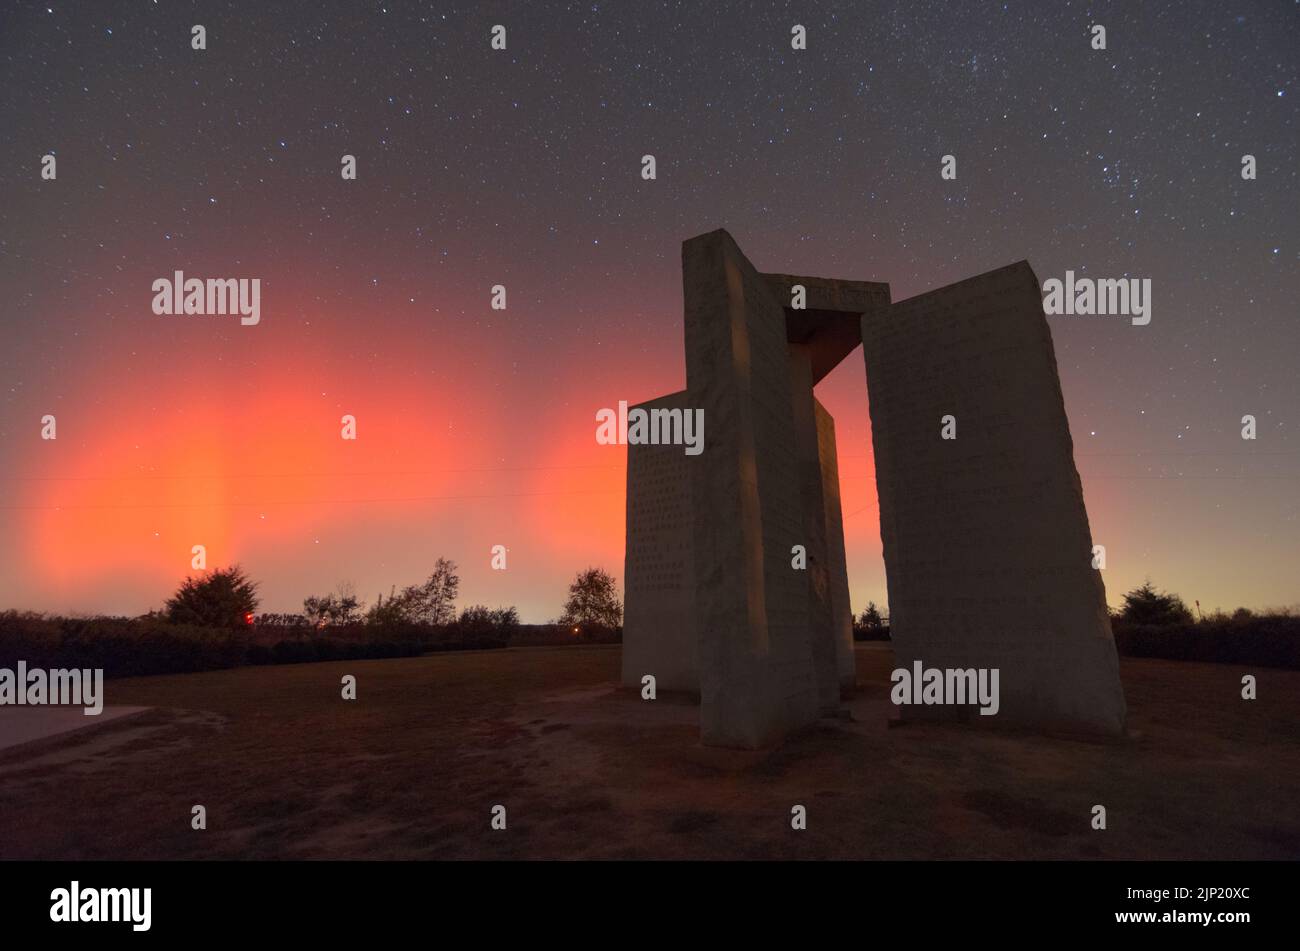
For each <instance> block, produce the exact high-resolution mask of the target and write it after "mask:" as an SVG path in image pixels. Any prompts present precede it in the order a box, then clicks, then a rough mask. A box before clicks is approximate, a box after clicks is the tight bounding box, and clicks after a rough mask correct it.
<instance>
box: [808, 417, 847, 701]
mask: <svg viewBox="0 0 1300 951" xmlns="http://www.w3.org/2000/svg"><path fill="white" fill-rule="evenodd" d="M813 403H814V404H815V406H816V409H817V458H818V460H819V462H820V467H821V477H822V504H823V505H824V506H825V511H826V560H827V565H828V567H829V570H830V589H831V640H832V642H833V643H834V645H835V656H836V668H837V670H838V679H839V686H840V687H841V688H849V687H854V686H856V685H857V682H858V667H857V659H856V656H855V655H854V653H853V608H852V606H851V605H850V604H849V568H848V562H847V560H846V558H845V554H844V513H843V511H842V509H841V506H840V462H839V457H838V454H837V453H836V449H835V420H834V419H832V418H831V414H830V413H828V412H826V407H824V406H822V404H821V403H820V402H818V401H817V400H816V399H814V400H813Z"/></svg>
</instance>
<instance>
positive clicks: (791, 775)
mask: <svg viewBox="0 0 1300 951" xmlns="http://www.w3.org/2000/svg"><path fill="white" fill-rule="evenodd" d="M619 657H620V655H619V649H618V647H596V646H593V647H562V648H521V649H511V650H505V651H480V652H466V653H452V654H438V655H430V656H425V657H418V658H408V659H393V660H373V661H353V662H339V663H319V664H303V665H291V666H277V667H248V668H242V669H235V670H223V671H216V672H212V673H202V674H185V675H177V676H163V677H148V678H137V679H130V680H116V681H110V682H109V683H108V685H107V699H108V702H109V703H111V704H133V705H146V706H150V707H153V708H154V709H153V710H151V711H149V712H147V713H144V714H141V715H139V716H136V717H132V718H129V719H124V720H120V721H116V722H113V723H106V724H105V725H103V726H102V727H99V728H96V729H94V730H90V731H86V732H83V733H80V734H75V735H69V736H65V737H62V738H54V739H50V740H45V741H41V742H39V743H36V744H31V745H28V746H25V747H20V748H15V749H12V750H9V751H0V857H4V858H40V859H53V858H60V859H112V858H129V859H144V858H186V859H208V858H256V859H271V858H313V859H328V858H371V859H441V858H764V859H768V858H779V859H787V858H789V859H793V858H837V859H850V858H869V859H924V858H998V859H1011V858H1096V859H1112V858H1173V859H1178V858H1239V859H1244V858H1271V859H1296V858H1300V672H1296V671H1283V670H1266V669H1259V670H1250V671H1247V670H1245V669H1243V668H1238V667H1232V666H1227V665H1212V664H1196V663H1184V662H1175V661H1162V660H1139V659H1124V658H1122V659H1121V671H1122V676H1123V680H1124V686H1125V691H1126V694H1127V697H1128V703H1129V729H1130V735H1129V736H1128V737H1127V738H1125V739H1122V740H1113V741H1106V742H1093V741H1085V740H1080V739H1077V738H1068V737H1043V736H1034V735H1029V734H1022V733H1012V732H1006V731H1001V730H990V729H980V728H977V727H970V726H961V725H955V724H954V725H942V724H930V723H925V724H922V723H909V724H908V725H906V726H902V727H899V728H890V727H889V726H888V717H889V713H890V711H891V709H892V707H891V706H890V704H889V701H888V675H889V670H890V669H891V667H892V662H893V659H892V654H891V653H890V651H889V649H888V646H887V645H872V646H869V647H862V648H859V650H858V652H857V658H858V677H859V683H860V684H861V686H860V687H859V689H858V691H857V692H856V695H855V696H854V697H853V698H852V699H851V700H850V701H849V704H848V706H849V708H850V710H851V712H852V714H853V719H852V720H851V721H826V722H824V723H823V724H821V725H819V726H817V727H815V728H813V729H811V730H809V731H807V732H806V733H805V734H802V735H800V736H798V737H795V738H793V739H791V740H790V741H788V742H787V743H786V744H785V745H783V746H782V747H781V748H779V749H777V750H774V751H768V752H758V753H747V752H736V751H726V750H713V749H705V748H703V747H701V746H700V745H699V741H698V731H697V726H696V723H697V717H698V708H697V707H696V706H695V705H694V704H693V703H691V702H689V701H687V700H685V699H682V698H666V697H663V696H661V697H660V699H659V700H657V701H654V702H645V701H642V700H640V699H639V696H638V695H637V694H636V693H634V692H632V691H628V690H623V689H620V688H618V687H617V686H616V681H617V676H618V670H619ZM1246 672H1250V673H1254V674H1256V676H1257V677H1258V678H1259V696H1260V699H1258V700H1256V701H1253V702H1247V701H1243V700H1241V699H1240V680H1241V675H1242V674H1243V673H1246ZM346 673H350V674H354V675H356V677H357V679H358V699H357V700H356V701H354V702H345V701H343V700H342V699H340V686H339V681H340V678H341V677H342V676H343V675H344V674H346ZM497 803H500V804H503V805H505V806H506V808H507V816H508V828H507V830H506V831H504V832H501V831H493V830H492V829H491V828H490V827H489V819H490V816H489V811H490V809H491V807H492V806H493V805H495V804H497ZM796 803H797V804H802V805H804V806H806V807H807V811H808V828H807V830H806V831H801V832H795V831H792V830H791V828H790V809H791V806H792V805H794V804H796ZM1098 803H1099V804H1102V805H1104V806H1105V807H1106V809H1107V813H1108V828H1107V829H1106V830H1105V831H1093V830H1092V829H1091V828H1090V818H1091V809H1092V806H1093V805H1094V804H1098ZM195 804H202V805H204V806H205V807H206V808H207V816H208V828H207V829H206V830H205V831H194V830H192V829H191V827H190V817H191V808H192V807H193V806H194V805H195Z"/></svg>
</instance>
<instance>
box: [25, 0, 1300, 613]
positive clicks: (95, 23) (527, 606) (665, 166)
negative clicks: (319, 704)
mask: <svg viewBox="0 0 1300 951" xmlns="http://www.w3.org/2000/svg"><path fill="white" fill-rule="evenodd" d="M764 8H765V9H764ZM193 24H202V25H204V26H205V27H206V29H207V49H206V50H202V51H196V50H193V49H191V26H192V25H193ZM495 24H501V25H504V26H505V27H506V31H507V33H506V37H507V49H506V50H505V51H497V50H493V49H491V47H490V39H491V30H492V27H493V26H494V25H495ZM795 24H802V25H804V26H805V27H807V32H808V48H807V49H806V50H803V51H793V50H792V49H791V43H790V40H791V27H792V26H793V25H795ZM1093 24H1102V25H1104V26H1105V27H1106V40H1107V49H1105V50H1094V49H1092V47H1091V39H1092V35H1091V33H1090V27H1091V26H1092V25H1093ZM1297 51H1300V5H1297V4H1296V3H1293V2H1258V3H1246V2H1238V3H1221V2H1206V3H1167V4H1162V3H1142V4H1134V3H1130V2H1124V3H1115V4H1104V3H1102V4H1098V3H1091V4H1082V3H1065V2H1060V3H1055V2H1046V0H1035V2H1025V3H1007V4H998V3H964V2H963V3H944V4H928V3H922V2H916V0H903V2H899V3H894V4H886V3H864V2H852V3H842V4H827V3H789V4H773V5H766V6H765V5H764V4H760V3H757V2H755V3H734V4H733V3H716V2H710V3H690V4H660V3H653V2H631V0H628V2H621V3H585V4H566V5H561V4H549V3H540V2H536V0H533V2H528V3H485V4H443V3H414V2H412V3H387V4H380V3H373V2H366V3H363V2H356V3H328V2H325V3H321V2H304V3H278V2H266V3H256V2H244V3H217V2H196V3H173V2H159V3H149V2H133V3H89V2H87V3H76V4H73V3H65V2H53V3H48V2H47V3H13V2H9V3H5V4H4V6H3V11H2V12H0V74H2V77H3V82H2V83H0V291H2V293H0V397H2V400H0V491H2V492H3V499H2V500H0V608H4V607H17V608H30V609H39V610H50V611H58V612H60V613H69V612H73V611H81V612H105V613H126V614H135V613H140V612H143V611H145V610H147V609H149V608H151V607H159V606H161V604H162V601H163V599H164V598H165V597H166V596H167V594H169V593H170V591H171V590H172V589H173V588H174V586H175V584H176V583H177V582H178V581H179V579H180V578H181V577H183V576H184V575H185V574H187V573H189V570H190V557H191V555H190V549H191V546H192V545H194V544H200V543H201V544H204V545H206V547H207V550H208V560H209V565H210V566H214V565H223V564H228V563H231V562H240V563H242V564H243V565H244V566H245V567H246V568H247V569H248V570H249V572H250V573H251V574H252V575H253V577H255V578H257V579H258V580H260V581H261V583H262V591H263V605H262V607H263V610H272V611H293V610H297V609H298V608H299V607H300V606H301V601H302V598H303V597H304V596H306V595H309V594H320V593H324V592H325V591H327V590H328V589H330V588H332V587H333V586H334V585H335V584H336V583H337V582H339V581H341V580H349V581H351V582H353V583H354V584H355V586H356V588H357V591H358V593H359V594H360V595H361V596H362V597H363V598H365V599H367V600H373V599H374V596H375V595H376V594H377V593H378V592H380V591H383V592H385V593H387V591H388V590H389V588H390V586H391V585H397V586H399V587H401V586H403V585H406V584H411V583H414V582H416V581H418V580H420V579H422V578H423V577H424V576H426V575H427V574H428V572H429V571H430V570H431V568H432V563H433V561H434V560H435V559H436V558H437V557H438V556H439V555H445V556H447V557H450V558H452V559H454V560H456V561H457V562H458V563H459V564H460V566H461V575H462V579H463V580H462V586H461V599H460V602H461V604H462V605H464V604H468V603H475V602H482V603H486V604H489V605H505V604H515V605H517V606H518V608H519V610H520V613H521V615H522V617H523V619H524V620H525V621H543V620H547V619H549V618H552V617H555V616H556V615H558V614H559V611H560V607H561V603H562V601H563V598H564V595H565V588H566V585H567V584H568V582H569V581H570V580H571V579H572V577H573V575H574V573H575V572H576V571H578V570H579V569H582V568H585V567H587V566H588V565H598V566H603V567H605V568H607V569H608V570H610V571H612V573H613V574H615V575H616V576H617V577H619V579H620V581H621V578H622V574H623V563H622V557H623V530H624V521H623V515H624V509H623V506H624V477H625V475H624V473H625V468H624V466H625V450H623V449H621V448H618V447H606V446H599V445H597V444H596V442H595V439H594V432H595V416H594V414H595V412H596V411H597V410H598V409H600V408H602V407H612V406H616V405H617V403H618V401H619V400H621V399H626V400H628V401H630V402H637V401H639V400H643V399H647V398H650V397H653V396H658V395H660V394H663V393H667V392H670V391H673V390H677V389H681V388H682V387H684V385H685V370H684V362H683V354H682V323H681V321H682V316H681V313H682V311H681V275H680V246H681V242H682V240H684V239H685V238H688V237H690V236H693V235H696V234H699V233H702V232H705V231H710V230H713V229H714V228H718V227H725V228H727V229H728V230H729V231H730V232H731V234H732V235H733V236H734V237H735V238H736V240H737V241H738V242H739V244H740V246H741V247H742V249H744V250H745V252H746V253H747V255H748V256H749V257H750V259H751V260H752V261H753V262H754V264H755V265H756V266H757V267H758V268H759V269H760V270H766V271H780V272H786V273H801V274H812V275H820V276H826V277H838V278H846V279H854V280H877V281H887V282H889V283H890V284H891V286H892V293H893V298H894V300H902V299H904V298H906V297H909V296H912V295H914V294H917V293H920V292H922V291H925V290H928V289H931V288H935V287H939V286H942V285H945V284H948V283H952V282H954V281H957V280H961V279H963V278H966V277H970V276H973V275H975V274H978V273H980V272H983V271H986V270H989V269H992V268H995V267H999V266H1002V265H1005V264H1009V263H1011V262H1013V261H1017V260H1020V259H1022V258H1023V259H1027V260H1028V261H1029V263H1030V265H1031V266H1032V267H1033V268H1034V270H1035V272H1036V274H1037V275H1038V277H1039V280H1040V281H1044V280H1047V279H1049V278H1052V277H1057V278H1062V277H1063V276H1064V274H1065V271H1066V270H1067V269H1071V270H1074V271H1075V272H1076V274H1079V275H1086V276H1095V277H1121V276H1129V277H1139V278H1150V279H1151V280H1152V284H1153V308H1152V319H1151V323H1150V324H1149V325H1148V326H1145V327H1138V326H1133V325H1131V323H1130V322H1129V321H1128V320H1127V319H1123V318H1114V317H1064V316H1062V317H1052V318H1050V321H1051V327H1052V333H1053V337H1054V340H1055V345H1056V351H1057V359H1058V362H1059V366H1060V371H1061V377H1062V386H1063V389H1064V393H1065V403H1066V410H1067V413H1068V415H1069V418H1070V423H1071V428H1072V432H1073V436H1074V440H1075V457H1076V461H1077V464H1078V467H1079V469H1080V472H1081V474H1082V476H1083V483H1084V495H1085V500H1086V502H1087V505H1088V511H1089V516H1090V519H1091V524H1092V529H1093V535H1094V539H1095V541H1096V542H1097V543H1099V544H1104V545H1105V546H1106V548H1107V570H1106V572H1105V573H1104V575H1103V578H1104V580H1105V582H1106V586H1107V595H1108V599H1109V600H1110V602H1111V604H1117V603H1118V602H1119V599H1120V595H1121V594H1122V593H1123V592H1124V591H1125V590H1128V589H1129V588H1131V587H1133V586H1134V585H1136V584H1139V583H1140V582H1141V581H1142V580H1143V579H1144V578H1147V577H1149V578H1150V579H1151V580H1152V581H1153V582H1155V583H1156V584H1157V585H1158V586H1160V587H1165V588H1169V589H1172V590H1174V591H1176V592H1178V593H1179V594H1181V595H1182V596H1183V597H1184V598H1185V599H1187V600H1188V602H1189V603H1190V602H1191V601H1192V599H1199V600H1200V602H1201V604H1202V606H1203V607H1204V609H1205V610H1206V611H1209V610H1212V609H1213V608H1215V607H1222V608H1225V609H1229V610H1230V609H1232V608H1234V607H1236V606H1238V605H1247V606H1250V607H1266V606H1280V605H1289V604H1291V605H1293V604H1296V603H1297V601H1300V585H1297V571H1296V566H1297V563H1298V561H1300V560H1298V559H1297V554H1298V550H1300V513H1298V510H1300V502H1298V500H1300V491H1298V490H1300V434H1298V433H1297V422H1296V418H1295V414H1296V411H1297V408H1300V372H1297V358H1298V357H1300V323H1298V319H1300V313H1298V311H1300V307H1298V306H1297V301H1300V272H1298V269H1297V259H1298V257H1300V241H1298V240H1297V239H1298V238H1300V207H1297V195H1298V194H1300V190H1298V189H1297V184H1298V183H1297V161H1296V155H1297V150H1296V146H1297V131H1298V125H1297V117H1296V102H1297V99H1298V98H1300V83H1298V82H1297V62H1298V60H1300V56H1297ZM47 153H53V154H54V155H55V156H56V157H57V178H56V179H55V180H53V181H43V180H42V179H41V157H42V156H43V155H45V154H47ZM344 154H353V155H355V156H356V158H357V171H358V175H357V180H356V181H344V180H343V179H342V178H341V176H340V168H341V165H340V159H341V157H342V156H343V155H344ZM645 154H653V155H654V156H655V157H656V162H657V175H658V177H657V179H656V180H654V181H645V180H643V179H642V177H641V157H642V156H643V155H645ZM944 154H953V155H955V157H956V159H957V179H956V180H955V181H943V180H941V178H940V161H941V157H942V156H943V155H944ZM1244 154H1252V155H1254V156H1255V157H1256V160H1257V163H1258V178H1257V180H1255V181H1244V180H1243V179H1242V176H1241V157H1242V155H1244ZM175 270H183V271H184V272H185V273H186V275H187V276H192V277H222V278H241V277H242V278H259V279H260V280H261V287H262V290H261V294H262V297H261V323H260V324H259V325H257V326H255V327H244V326H241V325H240V323H239V319H238V317H230V316H226V317H221V316H216V317H201V316H157V315H155V314H154V313H153V312H152V310H151V307H150V305H151V301H152V298H153V294H152V291H151V284H152V282H153V281H154V280H155V279H158V278H161V277H170V276H171V275H172V272H173V271H175ZM494 284H502V285H505V286H506V288H507V302H508V306H507V309H506V310H504V311H495V310H492V309H491V308H490V306H489V303H490V293H491V287H492V285H494ZM818 396H819V398H820V399H821V400H822V401H823V402H824V403H825V404H826V406H827V408H828V409H829V410H830V411H831V412H832V414H833V415H834V416H835V419H836V425H837V434H838V441H839V454H840V465H841V481H842V487H843V498H844V503H843V504H844V514H845V517H846V523H845V527H846V532H847V537H848V549H849V550H848V558H849V577H850V587H851V593H852V599H853V607H854V610H855V611H860V610H861V608H862V607H864V606H865V604H866V601H867V600H868V599H873V600H875V601H876V602H877V603H879V604H882V605H883V604H884V601H885V581H884V566H883V562H882V560H881V552H880V536H879V524H878V514H877V507H876V491H875V485H874V476H873V469H872V462H871V443H870V432H869V425H868V418H867V404H866V383H865V376H864V370H863V364H862V358H861V351H860V350H859V351H857V352H855V353H854V354H853V355H852V356H850V357H849V358H848V359H847V360H846V361H845V362H844V363H843V364H842V365H841V366H840V368H839V369H837V370H836V371H835V372H834V373H833V374H832V375H831V377H829V378H828V379H827V380H826V381H824V382H823V383H822V384H821V385H820V386H819V387H818ZM46 414H53V415H55V417H56V418H57V427H58V428H57V434H58V438H57V439H56V440H52V441H50V440H43V439H42V438H41V422H40V421H41V417H42V416H44V415H46ZM343 414H353V415H355V416H356V418H357V423H358V439H357V440H356V441H355V442H347V441H343V440H341V439H340V438H339V430H340V417H341V416H342V415H343ZM1245 414H1252V415H1254V416H1255V417H1256V418H1257V420H1258V439H1257V440H1255V441H1253V442H1250V441H1244V440H1242V439H1241V437H1240V431H1241V417H1242V416H1243V415H1245ZM706 433H707V429H706ZM496 544H503V545H506V546H507V548H508V550H509V556H508V569H507V570H506V571H504V572H501V571H492V570H491V569H490V567H489V561H490V550H491V547H492V546H493V545H496ZM989 557H990V558H996V557H997V544H996V540H995V539H991V540H990V546H989Z"/></svg>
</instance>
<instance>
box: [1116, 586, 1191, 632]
mask: <svg viewBox="0 0 1300 951" xmlns="http://www.w3.org/2000/svg"><path fill="white" fill-rule="evenodd" d="M1118 617H1119V620H1121V621H1123V622H1125V623H1126V624H1150V625H1171V624H1189V623H1191V620H1192V612H1191V611H1189V610H1188V609H1187V605H1186V604H1184V603H1183V599H1182V598H1180V597H1178V595H1176V594H1170V593H1169V592H1167V591H1157V590H1156V588H1155V586H1154V585H1152V584H1151V582H1150V581H1146V582H1144V583H1143V584H1142V585H1141V586H1140V587H1137V588H1134V589H1133V590H1132V591H1130V592H1129V593H1128V594H1126V595H1124V607H1122V608H1121V609H1120V612H1119V615H1118Z"/></svg>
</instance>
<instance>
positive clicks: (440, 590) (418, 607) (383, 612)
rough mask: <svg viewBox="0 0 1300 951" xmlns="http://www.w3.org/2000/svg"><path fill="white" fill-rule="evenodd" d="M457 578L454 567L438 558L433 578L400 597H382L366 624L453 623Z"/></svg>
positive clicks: (457, 589)
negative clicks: (386, 598)
mask: <svg viewBox="0 0 1300 951" xmlns="http://www.w3.org/2000/svg"><path fill="white" fill-rule="evenodd" d="M459 591H460V577H459V576H458V575H457V574H456V563H455V562H454V561H449V560H448V559H446V558H439V559H438V561H437V564H435V565H434V568H433V574H431V575H429V578H428V580H427V581H425V582H424V583H423V584H413V585H409V586H408V587H405V588H403V589H402V591H401V593H400V594H390V595H389V597H388V600H387V601H385V600H384V597H383V595H380V596H379V600H378V601H376V602H375V605H374V607H372V608H371V609H370V611H369V613H368V614H367V615H366V623H368V624H379V625H385V624H450V623H452V622H453V621H455V620H456V595H457V593H458V592H459Z"/></svg>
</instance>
